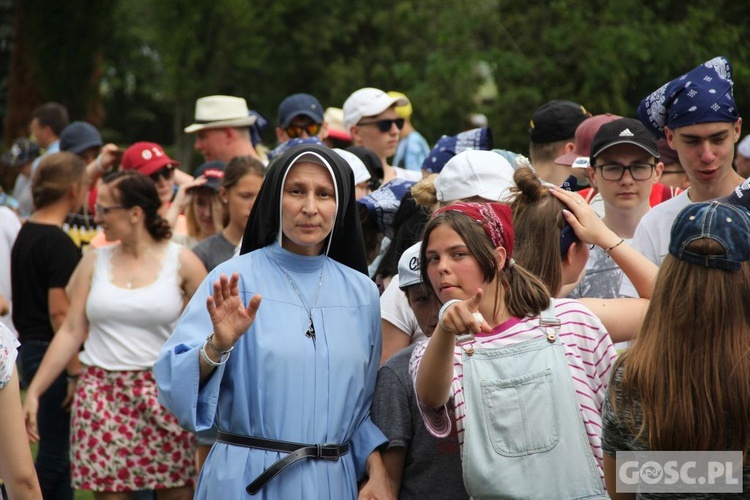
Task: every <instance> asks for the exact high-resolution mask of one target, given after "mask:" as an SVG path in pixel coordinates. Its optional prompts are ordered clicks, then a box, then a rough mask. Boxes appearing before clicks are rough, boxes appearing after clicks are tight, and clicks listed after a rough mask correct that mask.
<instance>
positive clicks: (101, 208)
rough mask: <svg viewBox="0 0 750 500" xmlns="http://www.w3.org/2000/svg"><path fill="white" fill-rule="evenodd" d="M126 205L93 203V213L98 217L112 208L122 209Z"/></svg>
mask: <svg viewBox="0 0 750 500" xmlns="http://www.w3.org/2000/svg"><path fill="white" fill-rule="evenodd" d="M125 208H127V207H124V206H122V205H110V206H108V207H105V206H102V205H99V204H98V203H96V204H94V213H95V214H96V216H97V217H99V218H100V219H101V218H102V217H104V216H105V215H107V214H108V213H110V212H111V211H112V210H124V209H125Z"/></svg>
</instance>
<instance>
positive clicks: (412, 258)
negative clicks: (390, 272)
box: [398, 241, 422, 290]
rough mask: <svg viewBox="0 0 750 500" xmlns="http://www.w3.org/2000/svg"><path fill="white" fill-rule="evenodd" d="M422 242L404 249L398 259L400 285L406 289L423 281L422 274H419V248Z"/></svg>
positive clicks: (402, 288)
mask: <svg viewBox="0 0 750 500" xmlns="http://www.w3.org/2000/svg"><path fill="white" fill-rule="evenodd" d="M421 246H422V242H421V241H420V242H417V243H415V244H413V245H412V246H410V247H409V248H407V249H406V250H404V253H402V254H401V258H400V259H398V287H399V288H400V289H401V290H404V289H406V288H408V287H410V286H412V285H418V284H420V283H422V275H421V274H419V249H420V247H421Z"/></svg>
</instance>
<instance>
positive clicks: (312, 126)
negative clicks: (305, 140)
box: [284, 122, 320, 139]
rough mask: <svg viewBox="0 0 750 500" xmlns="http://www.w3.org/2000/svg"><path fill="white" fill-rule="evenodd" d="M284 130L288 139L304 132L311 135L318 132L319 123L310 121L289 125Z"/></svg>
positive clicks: (300, 135) (299, 135)
mask: <svg viewBox="0 0 750 500" xmlns="http://www.w3.org/2000/svg"><path fill="white" fill-rule="evenodd" d="M284 131H285V132H286V135H288V136H289V138H290V139H296V138H297V137H302V134H304V133H307V135H308V137H312V136H314V135H318V132H320V123H315V122H312V123H308V124H307V125H289V126H288V127H287V128H286V129H284Z"/></svg>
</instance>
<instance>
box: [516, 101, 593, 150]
mask: <svg viewBox="0 0 750 500" xmlns="http://www.w3.org/2000/svg"><path fill="white" fill-rule="evenodd" d="M589 116H591V114H590V113H589V112H588V111H586V108H584V107H583V106H581V105H580V104H577V103H575V102H572V101H550V102H548V103H547V104H544V105H542V106H541V107H539V109H537V110H536V111H534V114H533V115H532V117H531V122H530V123H529V136H530V138H531V142H533V143H535V144H547V143H550V142H557V141H564V140H566V139H572V138H573V137H575V135H576V129H577V128H578V125H580V124H581V122H582V121H583V120H585V119H586V118H588V117H589Z"/></svg>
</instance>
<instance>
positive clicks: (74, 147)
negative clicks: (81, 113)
mask: <svg viewBox="0 0 750 500" xmlns="http://www.w3.org/2000/svg"><path fill="white" fill-rule="evenodd" d="M102 144H104V142H103V141H102V136H101V134H100V133H99V131H98V130H96V127H94V126H93V125H91V124H90V123H87V122H73V123H71V124H70V125H68V126H67V127H65V129H64V130H63V131H62V134H60V151H70V152H71V153H75V154H77V155H79V154H81V153H83V152H84V151H86V150H87V149H89V148H93V147H101V146H102Z"/></svg>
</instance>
